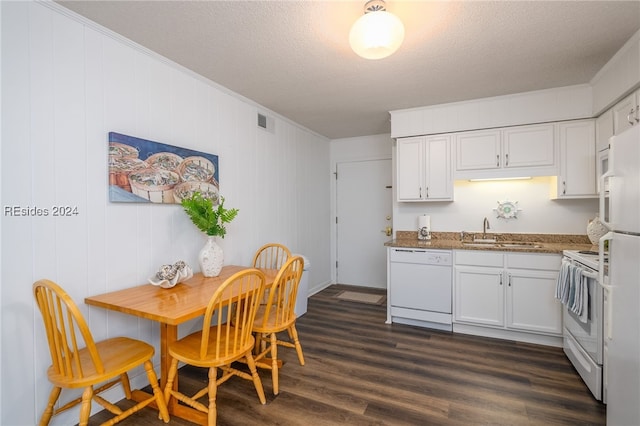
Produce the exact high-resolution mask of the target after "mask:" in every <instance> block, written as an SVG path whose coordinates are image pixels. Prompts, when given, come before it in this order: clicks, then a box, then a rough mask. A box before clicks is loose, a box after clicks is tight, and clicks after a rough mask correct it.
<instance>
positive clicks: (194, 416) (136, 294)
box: [84, 265, 278, 424]
mask: <svg viewBox="0 0 640 426" xmlns="http://www.w3.org/2000/svg"><path fill="white" fill-rule="evenodd" d="M245 269H250V267H247V266H237V265H228V266H224V267H223V268H222V271H221V272H220V275H218V276H217V277H205V276H203V275H202V274H201V273H196V274H194V275H193V277H192V278H189V279H188V280H185V281H183V282H180V283H178V284H176V285H175V286H174V287H172V288H161V287H158V286H154V285H152V284H143V285H138V286H135V287H129V288H125V289H122V290H116V291H113V292H109V293H105V294H100V295H97V296H90V297H87V298H85V299H84V301H85V303H86V304H88V305H92V306H99V307H101V308H104V309H109V310H112V311H117V312H122V313H125V314H130V315H134V316H137V317H140V318H146V319H149V320H152V321H157V322H158V323H159V324H160V386H161V388H162V389H164V385H165V384H166V383H167V375H168V372H169V367H170V365H171V356H170V355H169V346H170V345H171V344H172V343H173V342H175V341H176V340H177V339H178V325H180V324H182V323H184V322H186V321H189V320H191V319H194V318H198V317H200V316H203V315H204V313H205V311H206V308H207V304H208V303H209V300H210V299H211V296H213V293H214V292H215V291H216V290H217V289H218V288H219V287H220V285H222V283H224V281H225V280H226V279H227V278H229V277H231V276H232V275H233V274H235V273H236V272H240V271H243V270H245ZM260 271H262V272H263V273H264V274H265V278H266V280H265V286H266V287H267V288H268V287H270V286H271V285H272V284H273V282H274V280H275V277H276V275H277V273H278V271H277V270H276V269H260ZM177 379H178V378H177V377H176V382H175V383H174V388H176V389H177V386H178V380H177ZM132 393H133V398H134V399H135V400H138V399H141V398H147V397H148V394H146V393H145V392H143V391H141V390H135V391H133V392H132ZM171 401H172V402H171V404H170V406H169V407H168V408H169V413H170V414H171V415H173V416H177V417H181V418H184V419H186V420H189V421H193V422H196V423H200V424H205V423H206V419H207V415H206V413H202V412H200V411H197V410H195V409H193V408H191V407H188V406H186V405H182V404H178V401H177V400H176V398H171Z"/></svg>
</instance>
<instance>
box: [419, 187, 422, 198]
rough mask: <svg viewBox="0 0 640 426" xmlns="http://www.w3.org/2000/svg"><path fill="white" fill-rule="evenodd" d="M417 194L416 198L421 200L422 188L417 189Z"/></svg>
mask: <svg viewBox="0 0 640 426" xmlns="http://www.w3.org/2000/svg"><path fill="white" fill-rule="evenodd" d="M418 193H419V197H418V198H422V187H420V188H419V189H418Z"/></svg>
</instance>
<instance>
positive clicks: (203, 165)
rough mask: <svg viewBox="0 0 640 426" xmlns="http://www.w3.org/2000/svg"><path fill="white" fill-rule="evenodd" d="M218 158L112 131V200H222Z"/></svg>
mask: <svg viewBox="0 0 640 426" xmlns="http://www.w3.org/2000/svg"><path fill="white" fill-rule="evenodd" d="M219 189H220V185H219V176H218V156H217V155H213V154H207V153H204V152H200V151H194V150H191V149H187V148H181V147H178V146H173V145H168V144H164V143H160V142H154V141H149V140H146V139H140V138H136V137H133V136H127V135H122V134H120V133H115V132H109V201H112V202H116V203H161V204H172V203H180V202H181V201H182V199H184V198H188V197H190V196H191V194H193V193H194V192H196V191H197V192H200V193H201V194H202V195H203V196H205V197H207V198H211V199H212V200H214V204H217V202H218V198H219Z"/></svg>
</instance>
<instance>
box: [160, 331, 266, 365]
mask: <svg viewBox="0 0 640 426" xmlns="http://www.w3.org/2000/svg"><path fill="white" fill-rule="evenodd" d="M231 330H232V331H231V332H229V333H224V334H223V335H222V336H217V334H218V333H217V327H215V326H214V327H211V328H210V332H209V341H208V345H207V354H206V356H205V359H201V358H200V345H201V343H202V331H198V332H195V333H192V334H190V335H188V336H186V337H184V338H182V339H180V340H178V341H177V342H175V343H173V344H172V345H171V346H170V347H169V354H170V355H171V356H172V357H173V358H176V359H178V360H180V361H182V362H185V363H187V364H190V365H195V366H196V367H219V366H223V365H228V364H231V363H232V362H233V361H236V360H237V359H239V358H242V357H243V356H244V354H246V353H247V352H250V351H251V349H252V348H253V346H254V344H255V340H254V338H253V336H249V337H248V338H247V341H246V342H245V344H244V346H242V347H238V343H237V342H236V337H235V336H236V335H238V334H239V332H238V333H236V332H235V331H236V330H237V329H236V328H235V327H232V328H231ZM227 345H228V346H227ZM216 347H220V348H224V347H229V348H235V350H234V351H233V353H232V354H230V355H228V356H225V355H224V354H219V355H218V354H216V353H215V351H216Z"/></svg>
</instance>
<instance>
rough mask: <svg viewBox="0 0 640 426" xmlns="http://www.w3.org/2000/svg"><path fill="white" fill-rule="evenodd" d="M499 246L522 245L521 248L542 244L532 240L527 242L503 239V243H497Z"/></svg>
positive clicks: (535, 246)
mask: <svg viewBox="0 0 640 426" xmlns="http://www.w3.org/2000/svg"><path fill="white" fill-rule="evenodd" d="M499 246H500V247H505V248H507V247H508V248H518V247H522V248H541V247H542V246H541V245H540V244H538V243H533V242H527V241H518V242H515V241H514V242H507V241H505V242H504V243H499Z"/></svg>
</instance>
